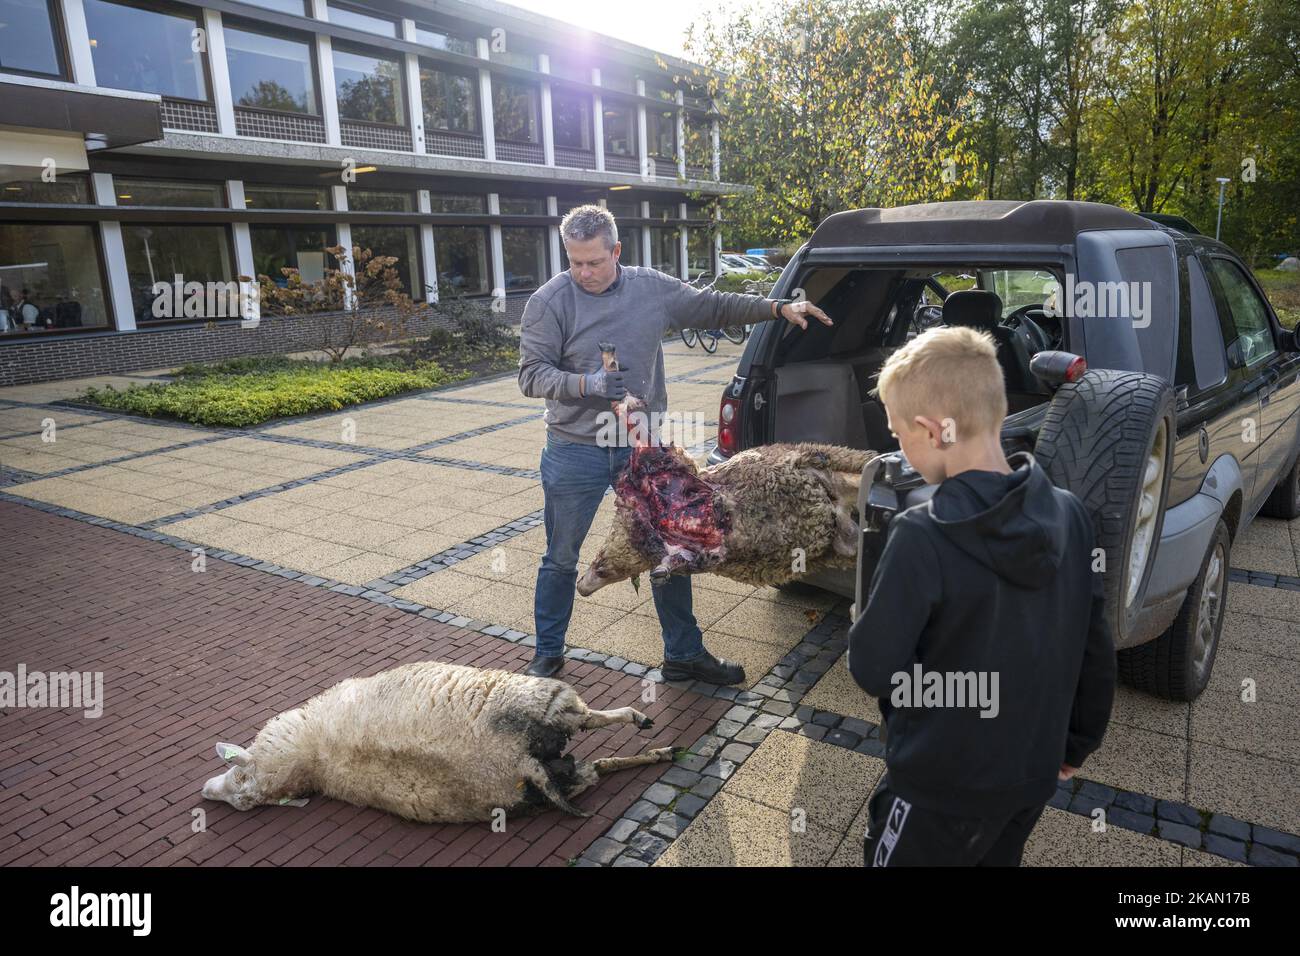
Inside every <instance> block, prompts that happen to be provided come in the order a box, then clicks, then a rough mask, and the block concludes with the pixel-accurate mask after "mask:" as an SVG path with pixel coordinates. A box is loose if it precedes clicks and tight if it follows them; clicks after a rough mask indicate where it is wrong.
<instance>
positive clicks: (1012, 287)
mask: <svg viewBox="0 0 1300 956" xmlns="http://www.w3.org/2000/svg"><path fill="white" fill-rule="evenodd" d="M979 276H980V278H979V285H980V288H981V289H988V290H989V291H990V292H996V293H997V295H998V298H1000V299H1001V300H1002V318H1004V319H1005V318H1006V317H1007V316H1008V315H1010V314H1011V313H1012V312H1014V311H1016V309H1022V308H1024V307H1025V306H1027V305H1033V306H1038V307H1039V308H1042V307H1043V305H1044V304H1046V303H1047V302H1049V301H1052V302H1055V301H1056V299H1057V298H1058V296H1059V293H1060V284H1059V283H1058V282H1057V281H1056V277H1055V276H1054V275H1052V274H1051V273H1050V272H1045V271H1044V270H1042V269H981V270H980V274H979Z"/></svg>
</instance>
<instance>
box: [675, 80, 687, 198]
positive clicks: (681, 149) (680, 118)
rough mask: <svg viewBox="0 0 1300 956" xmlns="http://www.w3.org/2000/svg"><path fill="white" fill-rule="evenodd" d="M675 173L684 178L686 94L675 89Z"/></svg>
mask: <svg viewBox="0 0 1300 956" xmlns="http://www.w3.org/2000/svg"><path fill="white" fill-rule="evenodd" d="M677 175H678V177H679V178H681V179H685V178H686V94H685V93H683V92H682V91H681V90H678V91H677ZM682 208H683V209H684V208H686V207H684V206H683V207H682Z"/></svg>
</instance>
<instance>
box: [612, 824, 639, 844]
mask: <svg viewBox="0 0 1300 956" xmlns="http://www.w3.org/2000/svg"><path fill="white" fill-rule="evenodd" d="M640 828H641V821H637V820H619V821H617V822H616V823H615V824H614V825H613V826H612V827H610V828H609V830H608V831H607V832H606V833H605V836H607V837H608V838H609V839H611V840H613V841H615V842H616V843H626V842H627V841H628V840H630V839H631V838H632V834H634V833H636V831H637V830H639V829H640Z"/></svg>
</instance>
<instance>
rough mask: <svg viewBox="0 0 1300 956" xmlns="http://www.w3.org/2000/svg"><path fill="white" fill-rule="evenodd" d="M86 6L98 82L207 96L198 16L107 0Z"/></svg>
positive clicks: (181, 96)
mask: <svg viewBox="0 0 1300 956" xmlns="http://www.w3.org/2000/svg"><path fill="white" fill-rule="evenodd" d="M84 6H85V10H86V27H87V29H88V30H89V33H90V52H91V57H92V59H93V60H94V63H95V84H96V85H97V86H107V87H113V88H114V89H119V90H138V91H140V92H143V93H159V94H161V95H162V96H171V97H175V98H178V99H184V100H199V101H202V102H205V103H206V102H207V100H208V78H207V75H206V73H205V72H204V69H203V54H201V53H197V52H195V50H194V47H195V46H199V45H200V44H197V43H196V42H195V40H196V37H197V36H200V35H201V34H196V33H195V31H196V30H198V29H199V21H198V20H197V19H196V18H195V17H194V16H192V15H191V16H182V15H180V14H176V13H166V12H163V11H161V10H153V9H149V8H147V7H137V6H127V5H126V4H122V3H110V2H108V0H85V3H84Z"/></svg>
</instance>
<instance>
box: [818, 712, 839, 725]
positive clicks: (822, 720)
mask: <svg viewBox="0 0 1300 956" xmlns="http://www.w3.org/2000/svg"><path fill="white" fill-rule="evenodd" d="M840 719H841V718H840V715H839V714H832V713H831V712H830V711H826V710H819V711H817V713H815V714H813V719H812V722H813V723H814V724H817V725H819V726H821V727H834V726H835V725H836V724H838V723H839V722H840Z"/></svg>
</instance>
